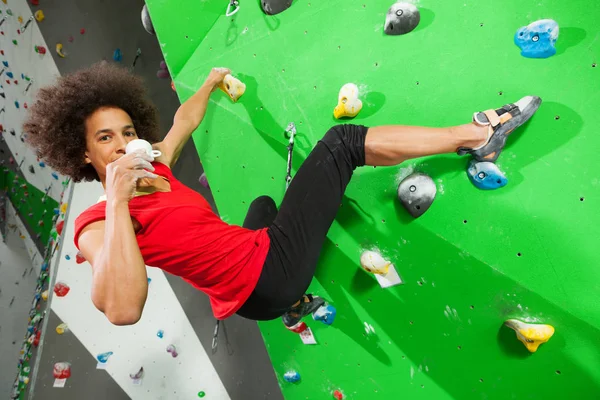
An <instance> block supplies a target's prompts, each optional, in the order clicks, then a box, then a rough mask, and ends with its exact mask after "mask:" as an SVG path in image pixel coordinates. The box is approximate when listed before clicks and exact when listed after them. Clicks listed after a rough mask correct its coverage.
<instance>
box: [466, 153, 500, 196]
mask: <svg viewBox="0 0 600 400" xmlns="http://www.w3.org/2000/svg"><path fill="white" fill-rule="evenodd" d="M467 174H468V175H469V178H470V179H471V182H473V185H475V186H476V187H477V188H478V189H483V190H493V189H498V188H501V187H502V186H505V185H506V184H507V183H508V179H507V178H506V176H505V175H504V174H503V173H502V171H500V169H499V168H498V166H497V165H496V164H494V163H491V162H486V161H484V162H476V161H475V160H471V162H470V163H469V168H468V169H467Z"/></svg>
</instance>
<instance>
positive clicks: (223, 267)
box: [75, 162, 270, 319]
mask: <svg viewBox="0 0 600 400" xmlns="http://www.w3.org/2000/svg"><path fill="white" fill-rule="evenodd" d="M152 165H153V166H154V168H155V171H154V173H156V174H158V175H162V176H164V177H166V178H167V179H169V181H170V183H171V192H156V193H152V194H149V195H145V196H139V197H134V198H133V199H132V200H131V201H130V202H129V213H130V214H131V216H132V217H133V218H135V219H136V220H137V221H138V222H139V223H140V224H141V226H142V228H141V229H140V230H139V231H138V233H137V234H136V238H137V242H138V245H139V247H140V251H141V253H142V257H143V258H144V262H145V263H146V265H148V266H153V267H158V268H160V269H162V270H164V271H166V272H168V273H170V274H173V275H177V276H180V277H182V278H183V279H184V280H186V281H188V282H189V283H191V284H192V285H193V286H195V287H196V288H197V289H199V290H201V291H203V292H204V293H206V294H207V295H208V296H209V297H210V303H211V306H212V309H213V313H214V315H215V317H216V318H218V319H225V318H227V317H229V316H231V315H233V314H234V313H235V312H236V311H237V310H239V308H240V307H241V306H242V305H243V304H244V302H245V301H246V300H247V299H248V297H250V294H251V293H252V291H253V290H254V288H255V287H256V284H257V282H258V278H259V277H260V273H261V271H262V267H263V264H264V261H265V258H266V256H267V252H268V250H269V244H270V240H269V236H268V235H267V230H266V228H265V229H261V230H257V231H252V230H249V229H245V228H242V227H239V226H235V225H229V224H227V223H225V222H223V221H222V220H221V219H220V218H219V217H218V216H217V215H216V214H215V213H214V212H213V211H212V209H211V207H210V205H209V204H208V202H207V201H206V200H205V199H204V197H202V195H200V194H199V193H197V192H195V191H193V190H191V189H190V188H188V187H187V186H185V185H183V184H182V183H181V182H179V181H178V180H177V179H175V177H174V176H173V173H172V172H171V169H170V168H169V167H168V166H166V165H165V164H162V163H159V162H153V163H152ZM105 212H106V201H101V202H99V203H97V204H95V205H93V206H91V207H89V208H88V209H87V210H85V211H84V212H82V213H81V215H79V217H77V219H76V220H75V246H76V247H77V248H78V249H79V245H78V241H79V234H80V233H81V231H82V229H83V228H84V227H85V226H86V225H88V224H90V223H92V222H95V221H99V220H103V219H105Z"/></svg>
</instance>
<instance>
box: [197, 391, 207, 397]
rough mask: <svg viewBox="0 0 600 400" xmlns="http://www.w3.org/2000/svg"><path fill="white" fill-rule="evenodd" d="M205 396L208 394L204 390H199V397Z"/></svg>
mask: <svg viewBox="0 0 600 400" xmlns="http://www.w3.org/2000/svg"><path fill="white" fill-rule="evenodd" d="M204 396H206V393H204V392H198V397H204Z"/></svg>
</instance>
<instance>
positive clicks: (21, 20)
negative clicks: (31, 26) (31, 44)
mask: <svg viewBox="0 0 600 400" xmlns="http://www.w3.org/2000/svg"><path fill="white" fill-rule="evenodd" d="M17 21H19V23H20V24H22V23H23V17H21V16H20V15H19V17H18V18H17Z"/></svg>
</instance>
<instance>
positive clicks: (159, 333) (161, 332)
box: [156, 329, 165, 339]
mask: <svg viewBox="0 0 600 400" xmlns="http://www.w3.org/2000/svg"><path fill="white" fill-rule="evenodd" d="M156 336H158V337H159V338H161V339H162V338H163V337H164V336H165V331H163V330H162V329H159V330H158V332H156Z"/></svg>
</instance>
